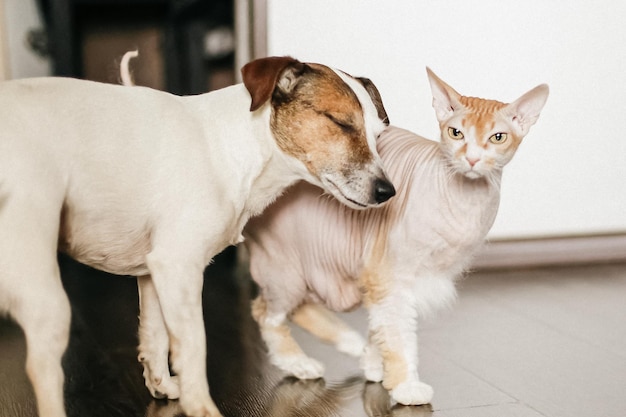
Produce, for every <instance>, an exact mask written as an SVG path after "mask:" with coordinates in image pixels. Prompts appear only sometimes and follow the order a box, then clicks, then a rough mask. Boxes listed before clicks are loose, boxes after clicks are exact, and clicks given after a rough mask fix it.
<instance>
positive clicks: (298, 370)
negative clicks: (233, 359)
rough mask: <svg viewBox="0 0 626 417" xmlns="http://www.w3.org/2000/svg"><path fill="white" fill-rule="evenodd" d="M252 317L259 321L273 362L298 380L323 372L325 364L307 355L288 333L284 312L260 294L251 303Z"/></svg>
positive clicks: (262, 335) (322, 373)
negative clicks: (277, 309)
mask: <svg viewBox="0 0 626 417" xmlns="http://www.w3.org/2000/svg"><path fill="white" fill-rule="evenodd" d="M252 316H253V317H254V319H255V320H256V322H257V323H258V324H259V330H260V331H261V337H262V338H263V341H264V342H265V344H266V345H267V349H268V356H269V360H270V362H271V363H272V364H274V365H275V366H277V367H278V368H279V369H281V370H283V371H285V372H286V373H288V374H289V375H293V376H295V377H296V378H299V379H317V378H321V377H322V376H323V375H324V365H322V363H320V362H319V361H317V360H315V359H313V358H311V357H309V356H307V355H306V354H305V353H304V351H303V350H302V348H300V345H298V342H296V340H295V339H294V338H293V336H292V335H291V331H290V329H289V326H288V325H287V322H286V320H287V312H283V311H276V310H275V309H274V308H272V306H271V305H268V303H267V301H266V299H265V298H264V296H263V294H261V295H259V296H258V297H257V298H256V299H255V300H254V301H253V302H252Z"/></svg>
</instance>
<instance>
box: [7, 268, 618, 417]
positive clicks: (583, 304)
mask: <svg viewBox="0 0 626 417" xmlns="http://www.w3.org/2000/svg"><path fill="white" fill-rule="evenodd" d="M62 266H63V267H62V270H63V274H64V282H65V285H66V288H67V291H68V294H69V296H70V299H71V301H72V305H73V323H72V336H71V342H70V346H69V348H68V351H67V353H66V355H65V358H64V368H65V372H66V380H67V382H66V403H67V408H68V416H70V417H78V416H81V417H100V416H102V417H105V416H106V417H118V416H119V417H122V416H123V417H130V416H137V417H140V416H148V417H152V416H154V417H156V416H159V417H174V416H178V415H180V409H179V408H178V405H177V402H175V401H172V402H169V403H168V402H167V401H158V400H153V399H151V398H150V396H149V395H148V392H147V390H146V389H145V388H144V386H143V379H142V376H141V368H140V365H139V364H138V363H137V361H136V347H135V346H136V344H137V340H136V339H137V338H136V328H137V314H138V312H137V291H136V287H135V281H134V279H132V278H128V277H115V276H110V275H107V274H102V273H97V272H94V271H93V270H90V269H88V268H86V267H83V266H82V265H78V264H76V263H74V262H72V261H69V260H67V259H65V258H62ZM85 275H89V277H86V276H85ZM253 292H254V288H253V286H252V285H251V284H250V283H249V282H248V281H247V280H245V279H241V278H235V277H234V274H233V272H232V271H231V270H230V269H228V268H220V267H213V268H211V269H209V270H208V271H207V277H206V283H205V297H204V308H205V316H206V328H207V334H208V344H209V346H208V349H209V361H208V372H209V384H210V386H211V391H212V395H213V398H214V399H215V401H216V403H217V404H218V406H219V408H220V409H221V410H222V412H223V413H224V415H225V416H226V417H238V416H242V417H243V416H250V417H256V416H258V417H261V416H262V417H273V416H280V417H283V416H302V417H308V416H310V417H313V416H315V417H324V416H354V417H360V416H364V417H365V416H367V417H374V416H376V417H378V416H395V417H400V416H402V417H429V416H432V417H461V416H462V417H479V416H480V417H540V416H547V417H572V416H593V417H622V416H624V415H626V395H624V393H625V392H626V391H625V389H626V349H625V348H626V320H624V317H626V314H625V313H626V265H596V266H588V267H569V268H552V269H539V270H528V271H504V272H482V273H475V274H472V275H470V276H468V277H467V278H466V279H465V280H463V281H462V282H461V283H460V292H459V293H460V297H459V301H458V303H457V304H456V306H455V307H454V308H453V309H452V310H450V311H448V312H444V313H442V314H441V315H440V316H439V317H437V318H435V319H432V320H430V321H428V322H426V323H423V324H422V328H421V330H420V348H421V351H420V367H421V374H422V379H423V380H424V381H425V382H428V383H429V384H431V385H432V386H433V387H434V388H435V399H434V400H433V404H432V405H428V406H422V407H403V406H398V405H395V406H392V404H390V401H389V397H388V395H387V393H386V391H385V390H384V389H383V388H382V387H381V386H380V384H373V383H366V382H365V381H364V380H363V378H362V375H361V373H360V371H359V369H358V361H357V360H356V359H353V358H349V357H345V356H343V355H341V354H339V353H336V352H335V351H334V350H333V349H332V348H330V347H328V346H325V345H323V344H321V343H319V342H318V341H317V340H315V339H314V338H313V337H311V336H309V335H307V334H305V333H303V332H302V331H300V330H299V329H295V328H294V334H295V335H296V337H297V338H298V339H299V340H300V341H301V343H302V344H303V346H304V347H305V349H306V350H307V351H308V353H310V354H311V355H312V356H314V357H316V358H317V359H321V360H322V361H323V362H324V363H325V364H326V368H327V376H326V378H325V380H317V381H299V380H296V379H293V378H288V377H287V378H285V377H284V376H283V375H282V374H281V373H280V372H279V371H278V370H276V369H275V368H273V367H272V366H271V365H269V364H268V363H267V361H266V357H265V351H264V347H263V344H262V342H261V341H260V337H259V334H258V329H257V327H256V325H255V323H254V322H253V320H252V319H251V317H250V311H249V299H250V297H251V294H252V293H253ZM51 314H54V312H51ZM344 318H345V319H346V320H347V321H348V322H350V323H351V324H352V325H354V326H355V327H356V328H358V329H360V330H361V331H363V332H364V331H365V328H366V316H365V313H364V312H363V311H362V310H357V311H355V312H353V313H348V314H345V315H344ZM24 354H25V348H24V341H23V336H22V333H21V331H20V330H19V328H18V327H16V326H15V325H14V324H12V323H11V322H10V321H8V320H2V321H0V416H2V417H4V416H7V417H8V416H11V417H30V416H35V415H36V412H35V407H34V400H33V396H32V391H31V389H30V386H29V384H28V380H27V379H26V376H25V373H24V371H23V367H24Z"/></svg>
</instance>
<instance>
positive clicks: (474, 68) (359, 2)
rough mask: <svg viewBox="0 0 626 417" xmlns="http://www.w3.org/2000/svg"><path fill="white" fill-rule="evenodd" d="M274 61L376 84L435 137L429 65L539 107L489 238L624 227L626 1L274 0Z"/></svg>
mask: <svg viewBox="0 0 626 417" xmlns="http://www.w3.org/2000/svg"><path fill="white" fill-rule="evenodd" d="M267 15H268V55H285V54H290V55H293V56H294V57H296V58H299V59H301V60H305V61H313V62H322V63H325V64H328V65H331V66H334V67H337V68H341V69H343V70H345V71H347V72H350V73H352V74H354V75H363V76H367V77H369V78H371V79H372V80H373V81H374V82H375V83H376V85H377V86H378V87H379V89H380V90H381V94H382V96H383V100H384V102H385V105H386V108H387V111H388V113H389V115H390V119H391V122H392V124H394V125H397V126H401V127H404V128H408V129H410V130H413V131H415V132H417V133H420V134H422V135H425V136H428V137H431V138H435V137H436V135H437V124H436V122H435V116H434V113H433V111H432V108H431V107H430V103H431V96H430V89H429V87H428V84H427V80H426V74H425V70H424V67H425V66H426V65H428V66H430V67H431V68H432V69H433V70H434V71H435V72H436V73H437V74H438V75H439V76H440V77H442V78H443V79H444V80H446V81H447V82H448V83H449V84H451V85H452V86H453V87H455V88H456V89H457V90H458V91H459V92H460V93H462V94H465V95H472V96H480V97H486V98H493V99H498V100H501V101H512V100H514V99H516V98H517V97H518V96H520V95H521V94H522V93H524V92H525V91H527V90H528V89H530V88H532V87H534V86H535V85H537V84H540V83H542V82H547V83H548V84H549V85H550V88H551V95H550V98H549V99H548V103H547V105H546V107H545V108H544V111H543V113H542V115H541V118H540V119H539V121H538V123H537V125H535V126H534V127H533V128H532V129H531V132H530V134H529V135H528V136H527V138H526V140H525V142H524V143H523V144H522V146H521V147H520V150H519V151H518V154H517V155H516V157H515V158H514V160H513V161H512V162H511V163H510V164H509V166H508V167H507V169H506V170H505V174H504V181H503V190H502V204H501V206H500V212H499V215H498V219H497V221H496V224H495V225H494V228H493V229H492V232H491V235H490V236H491V237H492V238H494V237H496V238H505V237H506V238H509V237H510V238H516V237H530V236H549V235H550V236H551V235H569V234H587V233H592V234H595V233H605V232H624V231H626V135H624V133H623V132H625V131H626V129H624V127H623V125H624V119H625V118H626V104H625V103H626V24H625V23H624V19H625V17H626V2H624V1H621V0H614V1H608V0H599V1H596V2H589V1H583V0H571V1H569V2H555V1H545V0H526V1H524V2H519V1H512V0H481V1H479V2H478V1H475V2H471V1H467V0H439V1H424V0H393V1H383V0H341V1H337V0H316V1H308V0H298V1H294V0H268V10H267Z"/></svg>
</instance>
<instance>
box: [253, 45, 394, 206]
mask: <svg viewBox="0 0 626 417" xmlns="http://www.w3.org/2000/svg"><path fill="white" fill-rule="evenodd" d="M241 72H242V75H243V82H244V84H245V86H246V88H247V89H248V91H249V92H250V96H251V97H252V105H251V106H250V110H251V111H255V110H257V109H258V108H260V107H262V106H263V105H264V104H266V103H268V102H269V104H270V105H271V109H272V111H271V116H270V127H271V130H272V133H273V135H274V138H275V140H276V143H277V145H278V147H279V148H280V149H281V150H282V152H284V153H285V154H286V155H289V156H291V157H293V158H296V159H297V160H299V161H300V162H301V163H302V164H303V165H304V166H305V167H306V170H307V171H308V173H309V174H310V175H309V178H307V180H309V181H310V182H313V183H315V184H316V185H319V186H321V187H322V188H324V189H325V190H327V191H328V192H330V193H331V194H332V195H334V196H335V197H336V198H337V199H338V200H339V201H341V202H342V203H343V204H345V205H347V206H349V207H353V208H366V207H371V206H376V205H378V204H381V203H383V202H385V201H387V200H388V199H389V198H391V197H392V196H393V195H394V194H395V189H394V187H393V185H392V184H391V182H390V181H389V180H388V179H387V176H386V175H385V172H384V169H383V167H382V163H381V160H380V157H379V155H378V153H377V151H376V138H377V137H378V135H379V134H380V133H381V132H382V131H383V130H384V129H385V126H387V125H388V124H389V122H388V119H387V114H386V112H385V109H384V107H383V105H382V100H381V98H380V95H379V93H378V90H377V89H376V87H375V86H374V84H373V83H372V82H371V81H370V80H368V79H365V78H354V77H351V76H350V75H348V74H345V73H343V72H340V71H335V70H332V69H330V68H328V67H326V66H324V65H320V64H305V63H302V62H300V61H298V60H296V59H293V58H290V57H271V58H263V59H258V60H255V61H252V62H250V63H248V64H246V65H245V66H244V67H243V68H242V70H241Z"/></svg>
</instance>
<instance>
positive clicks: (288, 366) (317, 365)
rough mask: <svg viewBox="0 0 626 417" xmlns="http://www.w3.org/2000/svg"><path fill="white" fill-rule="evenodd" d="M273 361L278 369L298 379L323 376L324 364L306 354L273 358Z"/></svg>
mask: <svg viewBox="0 0 626 417" xmlns="http://www.w3.org/2000/svg"><path fill="white" fill-rule="evenodd" d="M273 362H274V364H275V365H276V366H278V367H279V368H280V369H282V370H283V371H285V372H287V373H288V374H289V375H293V376H295V377H296V378H298V379H318V378H321V377H322V376H324V365H322V363H321V362H319V361H317V360H315V359H313V358H309V357H308V356H300V355H297V356H296V355H294V356H290V357H281V358H274V361H273Z"/></svg>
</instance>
